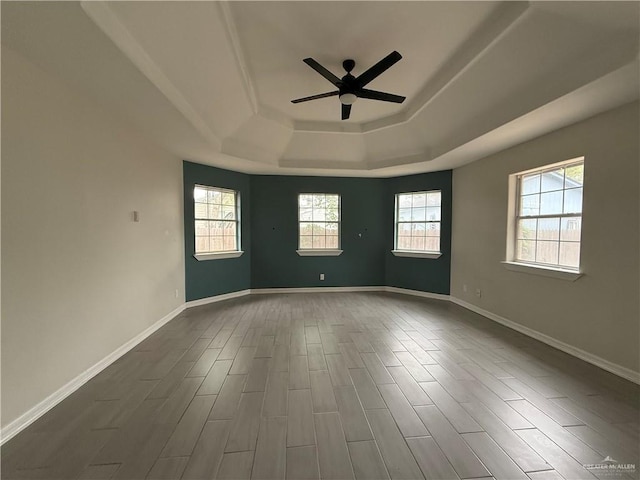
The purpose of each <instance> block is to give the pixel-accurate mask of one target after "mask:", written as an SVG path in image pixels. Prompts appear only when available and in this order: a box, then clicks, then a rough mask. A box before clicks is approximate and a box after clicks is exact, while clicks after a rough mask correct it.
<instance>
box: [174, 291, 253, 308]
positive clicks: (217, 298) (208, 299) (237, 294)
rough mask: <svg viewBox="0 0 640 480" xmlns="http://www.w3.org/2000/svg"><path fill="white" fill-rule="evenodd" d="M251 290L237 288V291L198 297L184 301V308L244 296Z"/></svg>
mask: <svg viewBox="0 0 640 480" xmlns="http://www.w3.org/2000/svg"><path fill="white" fill-rule="evenodd" d="M250 293H252V292H251V290H249V289H247V290H238V291H237V292H229V293H223V294H221V295H214V296H213V297H206V298H199V299H198V300H191V301H190V302H187V303H185V308H191V307H199V306H200V305H207V304H209V303H215V302H222V301H223V300H230V299H232V298H238V297H244V296H245V295H249V294H250Z"/></svg>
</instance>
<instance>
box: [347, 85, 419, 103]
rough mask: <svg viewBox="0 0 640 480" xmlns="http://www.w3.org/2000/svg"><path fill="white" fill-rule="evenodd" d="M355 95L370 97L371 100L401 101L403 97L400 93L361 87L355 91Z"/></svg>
mask: <svg viewBox="0 0 640 480" xmlns="http://www.w3.org/2000/svg"><path fill="white" fill-rule="evenodd" d="M356 95H358V97H360V98H370V99H371V100H382V101H383V102H393V103H402V102H404V100H405V98H407V97H402V96H400V95H394V94H393V93H387V92H378V91H377V90H369V89H366V88H361V89H360V90H358V91H356Z"/></svg>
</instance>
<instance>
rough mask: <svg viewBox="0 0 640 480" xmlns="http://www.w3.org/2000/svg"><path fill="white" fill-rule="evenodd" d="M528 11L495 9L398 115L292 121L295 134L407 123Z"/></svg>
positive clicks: (521, 4)
mask: <svg viewBox="0 0 640 480" xmlns="http://www.w3.org/2000/svg"><path fill="white" fill-rule="evenodd" d="M529 7H530V3H529V2H527V1H517V2H505V3H503V4H502V5H500V6H498V7H497V9H496V11H495V12H493V14H492V15H491V16H490V17H489V18H488V19H487V20H486V21H485V22H484V23H483V24H482V25H480V26H479V27H478V28H477V29H476V30H475V31H474V32H473V33H472V34H471V35H470V36H469V38H468V39H467V40H466V41H465V42H464V43H463V44H462V45H461V46H460V47H459V48H458V49H457V51H456V52H455V53H454V55H453V56H452V57H451V58H450V59H449V61H447V62H446V63H445V64H444V65H443V66H442V67H441V68H440V70H439V71H438V72H436V74H435V75H434V76H433V77H432V78H431V79H430V80H429V81H428V82H427V84H426V85H425V86H424V87H423V88H422V90H421V91H420V92H419V93H418V94H417V95H416V96H415V97H414V99H413V100H412V101H411V102H410V103H409V104H408V106H407V108H405V109H404V110H402V111H400V112H399V113H397V114H395V115H391V116H388V117H385V118H381V119H378V120H373V121H370V122H365V123H352V122H314V121H293V128H294V130H295V131H296V132H325V133H331V132H333V133H368V132H374V131H377V130H382V129H385V128H390V127H395V126H397V125H401V124H406V123H408V122H410V121H411V120H412V119H413V118H414V117H415V116H416V115H418V114H419V113H420V112H421V111H422V110H424V109H425V108H426V107H427V105H429V104H430V103H431V102H432V101H433V100H434V99H435V98H436V97H437V96H438V95H440V94H441V93H442V92H444V91H445V90H446V88H447V87H448V86H449V85H451V84H452V83H453V82H454V81H455V80H456V79H457V78H459V77H460V76H461V75H462V74H464V72H465V71H467V70H468V69H469V68H470V67H471V66H472V65H474V64H475V63H476V62H477V61H479V60H480V59H481V58H482V56H483V55H484V54H485V53H486V52H488V51H489V50H490V49H491V47H492V46H493V45H495V44H496V43H497V42H498V41H500V39H501V38H502V37H503V36H504V35H506V34H507V33H509V31H511V29H513V28H514V27H515V26H516V25H517V24H518V21H519V20H521V19H522V18H524V14H525V12H527V11H528V10H529Z"/></svg>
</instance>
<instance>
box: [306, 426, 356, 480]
mask: <svg viewBox="0 0 640 480" xmlns="http://www.w3.org/2000/svg"><path fill="white" fill-rule="evenodd" d="M313 419H314V424H315V427H316V438H317V442H318V464H319V466H320V476H321V478H322V479H349V478H354V477H353V468H352V467H351V459H350V457H349V450H348V449H347V442H346V440H345V437H344V432H343V431H342V425H341V423H340V417H339V415H338V414H337V413H316V414H314V415H313Z"/></svg>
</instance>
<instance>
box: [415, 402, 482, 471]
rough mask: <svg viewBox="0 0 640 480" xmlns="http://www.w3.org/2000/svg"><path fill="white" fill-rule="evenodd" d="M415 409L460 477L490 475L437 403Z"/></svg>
mask: <svg viewBox="0 0 640 480" xmlns="http://www.w3.org/2000/svg"><path fill="white" fill-rule="evenodd" d="M415 409H416V412H418V415H419V416H420V419H421V420H422V421H423V422H424V424H425V425H426V426H427V428H428V429H429V432H430V433H431V435H432V436H433V438H434V440H435V441H436V442H437V444H438V446H439V447H440V448H441V449H442V451H443V452H444V454H445V455H446V457H447V458H448V459H449V461H450V462H451V465H453V468H454V469H455V471H456V472H457V473H458V475H459V476H460V478H471V477H485V476H489V475H490V473H489V471H488V470H487V469H486V468H485V466H484V465H483V464H482V462H481V461H480V460H479V459H478V457H477V456H476V455H475V454H474V453H473V451H472V450H471V449H470V448H469V446H468V445H467V444H466V443H465V441H464V440H463V439H462V437H461V436H460V435H459V434H458V432H456V431H455V429H454V428H453V427H452V426H451V424H450V423H449V422H448V420H447V419H446V418H445V416H444V415H443V414H442V413H441V412H440V411H439V410H438V408H437V407H436V406H435V405H427V406H424V407H415Z"/></svg>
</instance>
